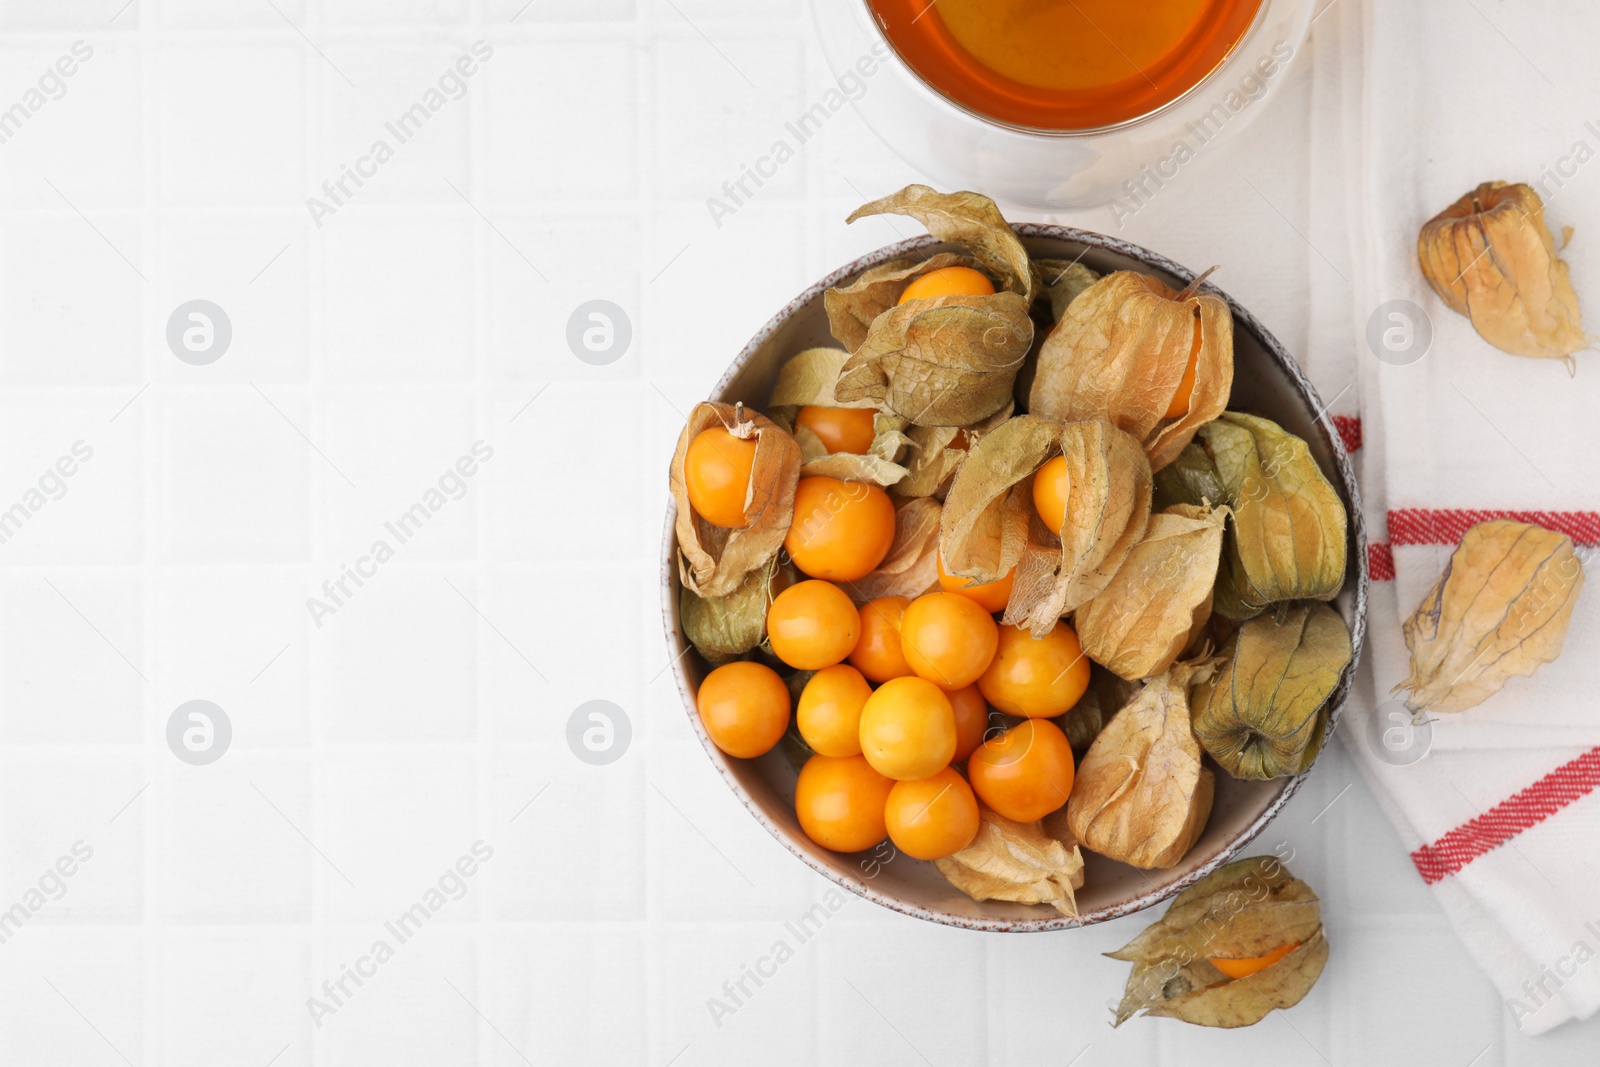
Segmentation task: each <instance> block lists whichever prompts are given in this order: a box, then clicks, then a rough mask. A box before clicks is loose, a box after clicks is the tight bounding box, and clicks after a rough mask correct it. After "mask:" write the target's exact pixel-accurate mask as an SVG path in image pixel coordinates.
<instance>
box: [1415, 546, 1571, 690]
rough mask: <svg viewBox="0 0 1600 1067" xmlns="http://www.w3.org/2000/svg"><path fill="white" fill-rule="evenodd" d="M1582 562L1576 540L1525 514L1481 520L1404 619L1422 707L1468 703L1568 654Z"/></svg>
mask: <svg viewBox="0 0 1600 1067" xmlns="http://www.w3.org/2000/svg"><path fill="white" fill-rule="evenodd" d="M1582 588H1583V565H1582V563H1580V562H1579V560H1578V556H1577V554H1576V553H1575V552H1574V551H1573V548H1572V539H1571V538H1569V537H1567V536H1566V535H1564V534H1558V533H1556V532H1554V531H1552V530H1546V529H1545V528H1544V527H1542V526H1534V525H1533V524H1531V523H1526V522H1512V521H1510V520H1508V519H1497V520H1494V521H1492V522H1480V523H1479V524H1478V525H1476V526H1474V527H1472V528H1471V529H1470V530H1468V531H1467V532H1466V534H1465V535H1463V536H1462V538H1461V544H1460V545H1458V546H1457V547H1456V550H1455V552H1454V553H1453V554H1452V555H1451V556H1450V562H1449V563H1448V564H1447V565H1446V566H1445V569H1444V573H1443V574H1441V575H1440V576H1439V580H1438V581H1437V582H1435V583H1434V585H1433V588H1432V589H1431V590H1429V591H1428V595H1427V596H1425V597H1423V598H1422V603H1421V604H1420V605H1418V606H1417V610H1416V611H1415V612H1414V613H1413V614H1412V616H1411V618H1409V619H1407V620H1406V623H1405V627H1404V630H1405V638H1406V647H1407V648H1408V649H1410V650H1411V675H1410V677H1408V678H1407V679H1406V680H1405V681H1403V682H1401V683H1400V684H1399V685H1397V686H1395V689H1396V691H1399V690H1405V689H1409V690H1410V691H1411V695H1410V697H1409V698H1408V699H1407V701H1406V703H1407V704H1408V705H1409V706H1410V707H1411V708H1412V709H1414V710H1427V711H1464V710H1466V709H1467V708H1470V707H1473V706H1474V705H1477V704H1481V703H1482V702H1483V701H1484V700H1487V699H1488V698H1489V697H1491V696H1493V695H1494V694H1495V693H1497V692H1499V691H1500V688H1501V687H1502V686H1503V685H1505V684H1506V682H1507V681H1509V680H1510V679H1511V678H1512V677H1513V676H1514V675H1519V674H1520V675H1528V674H1532V673H1533V672H1534V671H1535V670H1536V669H1538V667H1539V666H1540V665H1541V664H1544V663H1549V662H1550V661H1551V660H1553V659H1555V658H1556V657H1557V656H1559V655H1560V654H1561V646H1562V644H1563V642H1565V640H1566V637H1567V627H1568V626H1569V625H1571V623H1572V609H1573V607H1574V605H1576V604H1577V602H1578V592H1579V590H1581V589H1582Z"/></svg>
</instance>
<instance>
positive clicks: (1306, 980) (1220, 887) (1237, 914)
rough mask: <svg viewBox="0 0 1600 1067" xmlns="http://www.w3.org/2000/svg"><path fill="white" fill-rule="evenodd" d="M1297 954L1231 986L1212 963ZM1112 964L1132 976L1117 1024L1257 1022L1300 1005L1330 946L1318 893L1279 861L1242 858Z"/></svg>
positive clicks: (1183, 897)
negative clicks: (1148, 1020)
mask: <svg viewBox="0 0 1600 1067" xmlns="http://www.w3.org/2000/svg"><path fill="white" fill-rule="evenodd" d="M1295 942H1299V947H1297V948H1295V949H1294V950H1293V951H1291V952H1290V953H1288V954H1287V955H1286V956H1284V957H1283V959H1281V960H1278V961H1277V962H1276V963H1273V964H1271V965H1269V966H1267V967H1265V968H1263V969H1262V970H1260V971H1257V972H1256V973H1255V974H1252V975H1249V976H1247V977H1244V978H1238V979H1230V978H1229V977H1228V976H1227V975H1225V974H1223V973H1222V972H1221V971H1220V970H1218V969H1217V968H1216V967H1215V966H1214V965H1213V964H1212V963H1211V960H1213V959H1256V958H1259V957H1261V956H1265V955H1267V954H1268V953H1270V952H1272V951H1274V950H1275V949H1278V948H1280V947H1282V946H1283V945H1288V944H1294V943H1295ZM1106 955H1107V956H1109V957H1111V958H1112V959H1116V960H1124V961H1128V962H1131V963H1132V964H1133V965H1134V966H1133V972H1132V973H1131V974H1129V976H1128V985H1127V988H1126V989H1125V990H1124V992H1123V996H1122V1002H1121V1003H1120V1004H1119V1005H1118V1006H1117V1008H1116V1013H1115V1014H1116V1021H1115V1024H1114V1025H1117V1026H1121V1025H1122V1024H1123V1023H1124V1022H1126V1021H1127V1020H1128V1019H1130V1018H1132V1017H1133V1016H1134V1015H1135V1014H1137V1013H1139V1012H1141V1011H1142V1012H1144V1013H1145V1014H1146V1015H1155V1016H1166V1017H1170V1018H1174V1019H1182V1020H1183V1021H1184V1022H1189V1023H1195V1024H1197V1025H1200V1026H1215V1027H1224V1028H1232V1027H1239V1026H1250V1025H1253V1024H1254V1023H1257V1022H1260V1021H1261V1020H1262V1019H1263V1018H1265V1017H1266V1015H1267V1013H1268V1012H1269V1011H1271V1010H1272V1009H1273V1008H1289V1007H1293V1006H1294V1005H1295V1004H1298V1003H1299V1002H1300V1001H1301V999H1303V998H1304V997H1305V995H1306V993H1308V992H1310V990H1311V987H1312V986H1313V985H1315V984H1316V981H1317V979H1318V977H1320V976H1321V974H1322V968H1323V965H1324V964H1325V963H1326V962H1327V959H1328V942H1327V937H1326V935H1325V934H1324V932H1323V928H1322V904H1321V901H1319V900H1318V899H1317V895H1316V893H1314V892H1312V890H1311V887H1310V886H1308V885H1306V884H1305V883H1304V882H1302V881H1300V880H1299V879H1298V878H1295V877H1294V876H1293V875H1292V874H1290V873H1289V869H1288V868H1287V867H1285V866H1284V865H1283V864H1282V863H1281V862H1279V861H1278V860H1277V859H1276V858H1275V857H1272V856H1255V857H1252V858H1249V859H1243V860H1235V861H1234V862H1233V863H1230V864H1227V865H1226V866H1224V867H1222V868H1220V869H1218V870H1216V871H1213V872H1212V873H1211V874H1209V875H1207V876H1206V877H1204V878H1202V879H1201V880H1200V881H1198V882H1196V883H1195V884H1194V885H1192V886H1190V887H1189V888H1188V889H1186V890H1184V891H1183V892H1182V893H1180V894H1178V896H1177V897H1175V898H1174V899H1173V901H1172V906H1171V907H1170V908H1168V909H1167V913H1166V915H1164V916H1162V918H1161V919H1160V921H1158V922H1156V923H1155V924H1153V925H1152V926H1150V927H1149V928H1147V929H1146V930H1145V931H1144V932H1143V933H1141V934H1140V935H1139V936H1138V937H1136V938H1134V939H1133V940H1132V941H1130V942H1129V943H1128V944H1127V945H1124V946H1123V947H1122V948H1121V949H1119V950H1117V951H1116V952H1108V953H1106Z"/></svg>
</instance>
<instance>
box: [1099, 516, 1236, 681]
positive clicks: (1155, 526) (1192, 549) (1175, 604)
mask: <svg viewBox="0 0 1600 1067" xmlns="http://www.w3.org/2000/svg"><path fill="white" fill-rule="evenodd" d="M1227 518H1228V511H1227V509H1226V508H1215V509H1213V508H1196V507H1192V506H1190V505H1188V504H1176V505H1174V506H1173V507H1172V508H1170V509H1169V510H1167V511H1163V512H1157V513H1156V514H1154V515H1151V516H1150V525H1149V526H1148V528H1146V530H1145V532H1144V539H1143V540H1141V541H1140V542H1139V543H1138V544H1136V545H1134V546H1133V550H1132V551H1131V552H1129V553H1128V558H1127V559H1126V560H1125V561H1124V562H1123V564H1122V566H1121V567H1119V568H1118V569H1117V572H1116V574H1115V575H1114V576H1113V577H1112V579H1111V582H1110V584H1108V585H1107V586H1106V587H1105V588H1104V589H1102V590H1101V591H1100V592H1099V593H1097V594H1096V595H1095V596H1094V597H1092V598H1090V599H1089V600H1088V601H1086V602H1085V603H1083V604H1082V605H1080V606H1079V607H1078V610H1077V612H1076V613H1075V614H1074V615H1073V628H1074V629H1075V630H1077V633H1078V641H1079V642H1080V643H1081V644H1082V645H1083V651H1084V653H1085V654H1087V655H1088V657H1089V658H1090V659H1092V660H1094V661H1095V662H1096V663H1099V664H1102V665H1104V666H1105V667H1106V668H1108V669H1109V670H1112V671H1114V672H1116V673H1117V674H1119V675H1121V676H1122V677H1124V678H1128V679H1137V678H1148V677H1150V676H1151V675H1155V674H1161V673H1162V672H1164V671H1165V670H1166V669H1167V668H1168V667H1170V666H1172V665H1173V664H1174V663H1176V662H1177V660H1178V656H1179V655H1180V654H1181V653H1182V652H1183V650H1184V649H1185V648H1187V647H1188V646H1189V644H1190V642H1191V641H1192V640H1193V638H1194V635H1195V634H1196V633H1198V632H1199V631H1200V630H1201V629H1202V628H1203V627H1204V626H1205V624H1206V622H1207V621H1208V620H1209V619H1210V618H1211V590H1212V588H1213V586H1215V585H1216V581H1217V564H1218V562H1219V561H1220V559H1221V558H1222V540H1223V532H1224V530H1225V529H1226V525H1227Z"/></svg>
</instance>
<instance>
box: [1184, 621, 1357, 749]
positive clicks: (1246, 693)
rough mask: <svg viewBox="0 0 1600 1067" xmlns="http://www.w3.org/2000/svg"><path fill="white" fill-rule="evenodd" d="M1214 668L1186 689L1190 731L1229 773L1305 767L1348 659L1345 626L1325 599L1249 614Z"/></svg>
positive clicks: (1317, 745)
mask: <svg viewBox="0 0 1600 1067" xmlns="http://www.w3.org/2000/svg"><path fill="white" fill-rule="evenodd" d="M1221 660H1222V663H1221V665H1220V666H1219V667H1218V669H1217V673H1216V674H1215V675H1213V676H1212V677H1211V678H1210V679H1208V680H1207V681H1204V682H1201V683H1200V684H1199V685H1197V686H1196V687H1195V690H1194V693H1193V694H1192V703H1193V716H1194V732H1195V735H1196V736H1197V737H1199V739H1200V744H1201V745H1202V746H1203V747H1204V748H1205V750H1206V751H1207V752H1208V753H1210V755H1211V758H1212V759H1214V760H1216V761H1217V762H1218V763H1219V764H1221V765H1222V769H1223V770H1225V771H1227V772H1228V773H1229V774H1231V775H1233V776H1234V777H1235V778H1278V777H1281V776H1283V775H1286V774H1300V773H1302V772H1303V771H1305V770H1307V769H1308V768H1310V766H1311V764H1312V762H1313V761H1314V760H1315V759H1316V758H1317V753H1318V752H1319V751H1321V749H1322V738H1323V731H1324V730H1325V729H1326V727H1327V723H1328V716H1327V712H1326V710H1325V709H1324V704H1325V703H1326V702H1327V699H1328V696H1329V695H1330V694H1331V693H1332V692H1333V690H1334V687H1335V686H1337V685H1338V684H1339V676H1340V674H1342V673H1343V671H1344V668H1345V664H1347V663H1349V662H1350V631H1349V630H1347V629H1346V628H1345V625H1344V620H1343V619H1341V618H1340V617H1339V613H1338V612H1336V611H1334V610H1333V609H1332V608H1330V607H1328V606H1327V605H1326V604H1297V605H1295V606H1293V607H1291V608H1289V609H1288V610H1287V611H1284V612H1282V613H1281V614H1279V613H1277V612H1271V611H1269V612H1266V613H1264V614H1261V615H1257V616H1256V617H1255V618H1253V619H1250V620H1249V621H1247V622H1246V623H1245V624H1244V625H1242V626H1240V627H1239V630H1238V632H1237V633H1235V634H1234V635H1233V636H1232V637H1231V638H1229V639H1228V643H1227V644H1226V645H1224V646H1223V649H1222V654H1221Z"/></svg>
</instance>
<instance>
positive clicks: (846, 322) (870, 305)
mask: <svg viewBox="0 0 1600 1067" xmlns="http://www.w3.org/2000/svg"><path fill="white" fill-rule="evenodd" d="M977 265H978V264H977V260H975V259H973V258H972V257H971V256H963V255H957V254H956V253H954V252H940V253H938V254H937V255H932V256H929V257H928V258H926V259H919V258H918V257H916V256H901V257H899V258H898V259H891V260H890V261H889V262H887V263H880V264H878V265H877V266H876V267H869V268H867V269H866V270H864V271H862V272H861V275H860V276H859V277H857V278H856V280H855V281H853V282H851V283H850V284H849V285H844V286H835V287H833V288H831V289H829V290H827V291H826V292H824V293H823V294H822V306H823V307H824V308H825V309H826V310H827V313H828V332H829V333H831V334H833V337H834V340H836V341H838V342H839V343H840V344H842V345H844V346H845V348H846V349H848V350H849V352H854V351H855V350H856V349H858V348H860V347H861V342H862V341H865V340H866V339H867V331H868V330H870V329H871V328H872V322H873V320H874V319H876V318H877V317H878V316H879V315H882V314H883V313H884V312H885V311H888V310H889V309H890V308H892V307H894V306H895V305H896V304H898V303H899V302H900V294H901V293H903V292H905V290H906V286H908V285H910V284H911V283H912V282H914V281H916V280H917V279H918V278H920V277H922V276H923V275H924V274H932V273H933V272H934V271H936V270H944V269H945V268H946V267H972V268H974V269H976V267H977ZM849 352H846V353H845V354H846V355H849Z"/></svg>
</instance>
